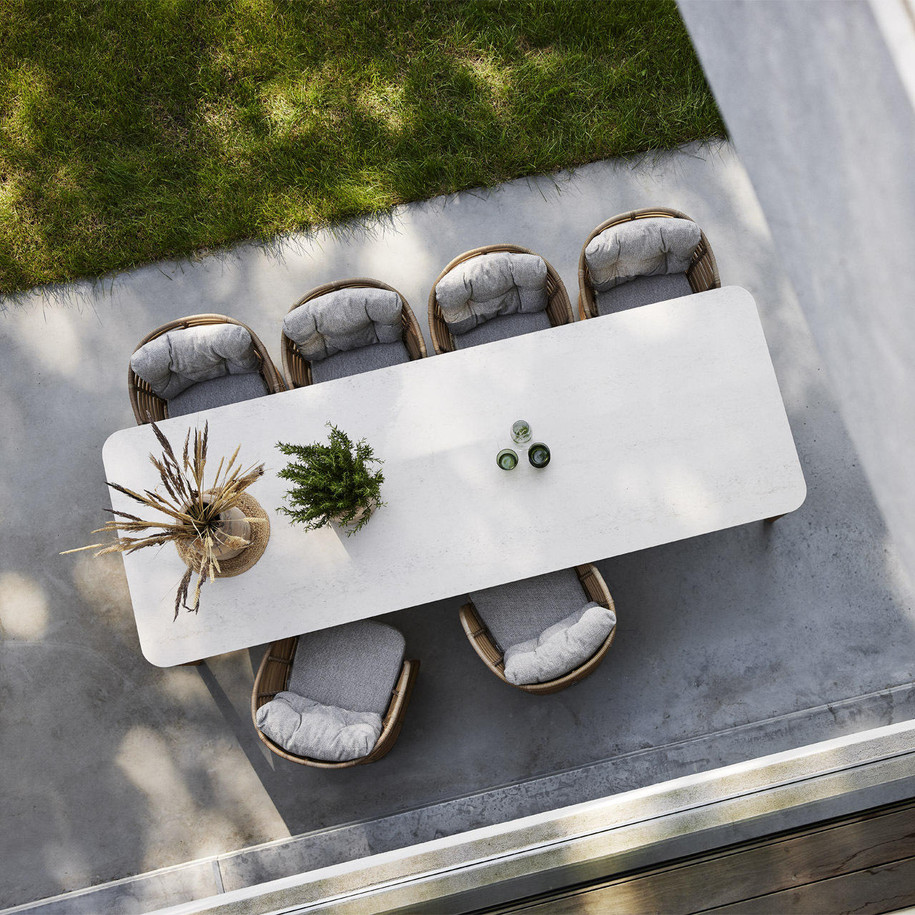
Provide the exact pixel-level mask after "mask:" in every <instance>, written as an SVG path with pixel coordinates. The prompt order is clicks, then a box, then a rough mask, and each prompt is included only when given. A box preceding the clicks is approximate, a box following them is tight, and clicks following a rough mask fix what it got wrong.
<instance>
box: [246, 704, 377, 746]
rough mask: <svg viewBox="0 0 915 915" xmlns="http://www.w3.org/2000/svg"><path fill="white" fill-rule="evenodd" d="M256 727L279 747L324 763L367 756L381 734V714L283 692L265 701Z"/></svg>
mask: <svg viewBox="0 0 915 915" xmlns="http://www.w3.org/2000/svg"><path fill="white" fill-rule="evenodd" d="M256 720H257V726H258V727H259V728H260V729H261V730H262V731H263V732H264V733H265V734H266V735H267V736H268V737H269V738H270V739H271V740H272V741H273V742H274V743H278V744H279V745H280V746H281V747H283V748H284V749H286V750H289V751H290V752H291V753H295V754H296V755H297V756H305V757H307V758H309V759H320V760H323V761H324V762H347V761H349V760H351V759H361V758H362V757H363V756H368V755H369V753H371V752H372V750H373V749H374V747H375V744H376V743H377V742H378V738H379V736H380V735H381V729H382V721H381V716H380V715H378V714H376V713H375V712H353V711H351V710H350V709H345V708H338V707H336V706H333V705H322V704H321V703H320V702H314V701H313V700H311V699H306V698H305V697H304V696H299V695H297V694H296V693H293V692H289V691H288V690H287V691H283V692H280V693H277V694H276V696H274V697H273V699H271V700H270V701H269V702H265V703H264V704H263V705H262V706H261V707H260V708H259V709H258V710H257V715H256Z"/></svg>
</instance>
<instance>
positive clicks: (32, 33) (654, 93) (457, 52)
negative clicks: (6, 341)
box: [0, 0, 723, 292]
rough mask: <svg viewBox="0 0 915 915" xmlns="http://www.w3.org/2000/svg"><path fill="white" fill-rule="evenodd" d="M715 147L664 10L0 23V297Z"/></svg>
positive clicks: (292, 6) (681, 42)
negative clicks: (529, 179)
mask: <svg viewBox="0 0 915 915" xmlns="http://www.w3.org/2000/svg"><path fill="white" fill-rule="evenodd" d="M719 134H723V125H722V123H721V121H720V118H719V115H718V112H717V110H716V108H715V104H714V101H713V99H712V97H711V94H710V92H709V90H708V87H707V85H706V83H705V80H704V77H703V75H702V71H701V69H700V67H699V64H698V62H697V60H696V57H695V54H694V52H693V50H692V47H691V45H690V43H689V39H688V37H687V35H686V31H685V29H684V27H683V24H682V22H681V20H680V18H679V15H678V13H677V10H676V7H675V5H674V3H673V0H645V2H612V0H583V2H580V0H511V2H496V0H493V2H484V0H466V2H464V0H453V2H451V0H432V2H427V0H297V2H281V0H234V2H233V0H223V2H209V0H95V2H89V0H0V291H3V292H10V291H14V290H17V289H23V288H27V287H31V286H33V285H36V284H40V283H46V282H54V281H62V280H69V279H74V278H77V277H82V276H87V275H99V274H102V273H106V272H108V271H112V270H119V269H124V268H128V267H131V266H134V265H137V264H140V263H144V262H149V261H151V260H156V259H158V258H162V257H168V256H181V255H187V254H191V253H193V252H195V251H200V250H202V249H208V248H213V247H216V246H220V245H226V244H228V243H231V242H234V241H237V240H240V239H245V238H262V239H266V238H270V237H272V236H274V235H276V234H277V233H281V232H285V231H289V230H293V229H303V228H307V227H310V226H315V225H319V224H324V223H327V222H329V221H332V220H337V219H341V218H345V217H351V216H355V215H358V214H365V213H372V212H376V211H378V210H382V209H385V208H387V207H390V206H392V205H393V204H397V203H401V202H404V201H410V200H417V199H422V198H427V197H431V196H434V195H436V194H442V193H449V192H453V191H457V190H461V189H464V188H470V187H476V186H481V185H483V186H487V185H493V184H496V183H498V182H501V181H505V180H507V179H510V178H516V177H520V176H523V175H529V174H534V173H543V172H550V171H552V170H554V169H558V168H568V167H571V166H575V165H579V164H582V163H585V162H590V161H594V160H596V159H602V158H606V157H609V156H618V155H625V154H629V153H634V152H639V151H643V150H647V149H658V148H670V147H674V146H677V145H678V144H681V143H684V142H686V141H689V140H694V139H699V138H705V137H709V136H713V135H719Z"/></svg>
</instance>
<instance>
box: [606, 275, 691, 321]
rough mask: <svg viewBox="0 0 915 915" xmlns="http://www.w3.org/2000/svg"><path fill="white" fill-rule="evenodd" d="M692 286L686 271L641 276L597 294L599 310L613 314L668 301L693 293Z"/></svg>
mask: <svg viewBox="0 0 915 915" xmlns="http://www.w3.org/2000/svg"><path fill="white" fill-rule="evenodd" d="M692 292H693V290H692V287H691V286H690V285H689V280H688V279H687V278H686V274H685V273H667V274H661V275H660V276H639V277H636V278H635V279H634V280H629V282H628V283H620V285H619V286H613V287H611V288H610V289H608V290H607V291H606V292H598V293H597V294H596V296H595V301H596V303H597V311H598V313H599V314H602V315H612V314H615V313H616V312H618V311H626V310H627V309H629V308H638V307H639V306H640V305H650V304H651V303H652V302H666V301H667V300H668V299H677V298H679V297H680V296H683V295H692Z"/></svg>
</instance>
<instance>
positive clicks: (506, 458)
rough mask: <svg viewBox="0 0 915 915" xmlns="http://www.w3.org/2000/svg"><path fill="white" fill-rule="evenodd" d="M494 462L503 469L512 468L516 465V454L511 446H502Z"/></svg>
mask: <svg viewBox="0 0 915 915" xmlns="http://www.w3.org/2000/svg"><path fill="white" fill-rule="evenodd" d="M496 463H497V464H498V465H499V466H500V467H501V468H502V469H503V470H514V469H515V468H516V467H517V466H518V455H517V454H515V452H514V451H512V450H511V448H503V449H502V450H501V451H500V452H499V453H498V454H497V455H496Z"/></svg>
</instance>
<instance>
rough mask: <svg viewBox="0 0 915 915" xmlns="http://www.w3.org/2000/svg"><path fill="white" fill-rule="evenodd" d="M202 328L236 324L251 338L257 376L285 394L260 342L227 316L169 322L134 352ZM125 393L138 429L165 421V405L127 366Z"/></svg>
mask: <svg viewBox="0 0 915 915" xmlns="http://www.w3.org/2000/svg"><path fill="white" fill-rule="evenodd" d="M203 324H237V325H238V326H239V327H244V329H245V330H246V331H248V333H249V334H250V335H251V343H252V344H253V346H254V352H255V353H256V355H257V358H258V361H259V362H260V375H261V377H262V378H263V379H264V384H265V385H266V386H267V390H268V392H269V393H271V394H276V393H278V392H279V391H285V390H286V384H285V382H284V381H283V379H282V377H281V376H280V373H279V372H278V371H277V369H276V366H275V365H274V364H273V360H272V359H271V358H270V354H269V353H268V352H267V348H266V347H265V346H264V344H263V343H262V342H261V341H260V338H259V337H258V336H257V334H255V333H254V331H253V330H251V328H250V327H248V325H247V324H242V322H241V321H236V320H235V319H234V318H229V317H226V315H191V316H190V317H187V318H179V319H178V320H177V321H169V322H168V324H163V325H162V326H161V327H158V328H156V330H154V331H153V332H152V333H151V334H149V335H147V336H146V337H144V338H143V339H142V340H141V341H140V342H139V343H138V344H137V346H136V348H135V349H134V352H136V351H137V350H138V349H139V348H140V347H141V346H143V345H144V344H146V343H149V341H150V340H155V339H156V337H161V336H162V334H167V333H168V332H169V331H171V330H184V329H185V328H188V327H199V326H201V325H203ZM127 390H128V393H129V394H130V405H131V407H133V415H134V416H135V417H136V420H137V423H138V425H143V424H144V423H148V422H149V421H150V419H152V420H155V421H157V422H158V421H159V420H162V419H168V404H167V402H166V401H165V400H163V399H162V398H161V397H158V396H157V395H155V394H154V393H153V392H152V390H151V389H150V387H149V385H148V384H147V383H146V382H145V381H144V380H143V379H142V378H140V377H139V376H138V375H136V374H135V373H134V371H133V369H132V368H130V366H129V365H128V367H127Z"/></svg>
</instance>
